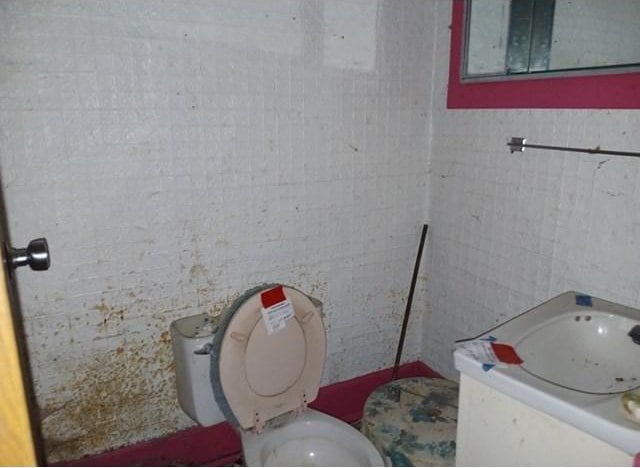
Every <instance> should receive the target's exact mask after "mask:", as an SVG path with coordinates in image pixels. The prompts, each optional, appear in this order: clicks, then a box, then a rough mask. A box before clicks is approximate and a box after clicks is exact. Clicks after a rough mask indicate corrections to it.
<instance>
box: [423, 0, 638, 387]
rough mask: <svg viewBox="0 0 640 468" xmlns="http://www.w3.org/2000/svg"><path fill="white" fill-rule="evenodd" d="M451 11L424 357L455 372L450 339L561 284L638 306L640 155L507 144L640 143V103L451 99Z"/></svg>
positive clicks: (438, 81)
mask: <svg viewBox="0 0 640 468" xmlns="http://www.w3.org/2000/svg"><path fill="white" fill-rule="evenodd" d="M450 18H451V7H450V2H448V1H446V0H443V1H440V2H438V6H437V32H436V35H437V40H436V55H435V62H434V70H435V80H434V96H433V118H432V119H431V122H432V128H431V135H432V137H431V149H430V163H429V164H430V167H429V184H428V193H429V206H430V211H429V218H430V222H431V225H432V230H431V238H430V246H429V250H428V253H427V255H428V258H427V262H428V265H427V271H428V282H427V294H428V300H429V304H430V311H429V312H428V313H427V314H425V316H424V318H423V325H424V334H423V345H422V348H423V354H422V356H423V359H424V360H425V361H426V362H428V363H431V364H433V365H434V367H436V368H437V369H439V370H440V371H442V372H443V373H445V374H446V375H448V376H451V377H454V376H455V372H454V369H453V362H452V356H451V351H452V348H453V341H454V340H456V339H460V338H465V337H470V336H474V335H476V334H479V333H480V332H482V331H485V330H487V329H488V328H490V327H491V326H493V325H495V324H496V323H498V322H501V321H503V320H505V319H508V318H510V317H512V316H514V315H516V314H518V313H520V312H523V311H524V310H527V309H528V308H530V307H532V306H534V305H536V304H537V303H540V302H542V301H544V300H546V299H549V298H551V297H553V296H555V295H557V294H559V293H561V292H564V291H567V290H579V291H583V292H586V293H590V294H593V295H595V296H599V297H602V298H605V299H609V300H613V301H618V302H621V303H623V304H626V305H629V306H632V307H639V306H640V241H639V240H638V239H639V234H640V203H639V202H640V190H639V189H638V187H640V161H638V160H637V159H634V158H623V157H614V156H602V155H585V154H577V153H575V154H574V153H563V152H554V151H542V150H537V151H536V150H527V151H526V152H525V153H517V154H514V155H511V154H510V153H509V151H508V148H507V147H506V146H505V144H506V142H507V140H509V139H510V138H511V137H512V136H521V137H527V138H528V139H529V141H530V142H531V143H540V144H550V145H560V146H563V145H569V146H580V147H596V146H601V147H602V148H606V149H619V150H623V151H625V150H626V151H639V150H640V146H639V145H638V138H637V134H638V129H639V128H640V113H638V111H620V110H612V111H608V110H526V109H525V110H451V111H449V110H446V108H445V107H446V106H445V97H446V85H447V79H448V77H447V74H448V60H449V34H450V30H449V29H448V27H447V26H448V25H449V24H450ZM603 92H606V91H605V90H603Z"/></svg>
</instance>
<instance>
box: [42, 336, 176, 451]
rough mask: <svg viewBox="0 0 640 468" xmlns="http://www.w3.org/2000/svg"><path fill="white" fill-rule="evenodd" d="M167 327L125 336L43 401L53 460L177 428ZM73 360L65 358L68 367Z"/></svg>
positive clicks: (71, 372)
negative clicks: (138, 336)
mask: <svg viewBox="0 0 640 468" xmlns="http://www.w3.org/2000/svg"><path fill="white" fill-rule="evenodd" d="M170 342H171V340H170V337H169V332H168V331H163V332H162V333H159V334H155V335H152V336H148V337H147V339H146V340H137V341H134V340H128V339H123V340H122V342H121V343H120V344H118V346H117V347H115V349H113V350H112V351H110V352H105V353H102V354H96V355H93V356H91V357H90V358H89V359H87V360H86V361H84V362H82V363H79V364H78V365H77V367H73V368H67V369H59V372H65V373H66V374H68V375H70V376H73V377H72V378H71V379H70V382H69V383H68V384H67V385H66V386H65V387H60V388H59V389H58V391H57V392H52V393H51V394H52V395H56V396H54V397H52V398H50V399H48V400H46V401H45V403H44V404H43V405H42V409H41V420H42V428H43V433H44V439H45V448H46V451H47V457H48V459H49V461H50V462H55V461H61V460H72V459H77V458H80V457H82V456H83V455H86V454H91V453H97V452H100V451H104V450H107V449H109V448H113V447H116V446H118V445H120V444H122V443H123V441H133V440H134V439H136V437H138V433H139V432H140V431H141V430H142V429H144V428H149V427H153V428H154V432H155V433H170V432H173V431H175V430H176V427H175V422H174V421H173V420H172V419H171V416H172V412H171V411H170V409H171V408H172V407H175V400H176V394H175V383H174V379H175V377H174V373H173V370H174V364H173V358H172V352H171V345H170ZM71 364H72V363H71V362H67V363H66V366H70V365H71Z"/></svg>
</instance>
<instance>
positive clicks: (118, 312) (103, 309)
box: [92, 301, 125, 328]
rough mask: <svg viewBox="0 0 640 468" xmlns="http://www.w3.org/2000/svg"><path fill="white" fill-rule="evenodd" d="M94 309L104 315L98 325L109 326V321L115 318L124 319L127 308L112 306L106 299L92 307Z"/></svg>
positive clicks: (101, 326)
mask: <svg viewBox="0 0 640 468" xmlns="http://www.w3.org/2000/svg"><path fill="white" fill-rule="evenodd" d="M92 309H93V310H97V311H99V312H100V314H101V316H102V317H101V320H100V322H98V327H100V328H107V327H108V326H109V323H111V322H113V321H115V320H118V321H123V320H124V313H125V310H124V309H123V308H114V307H111V306H109V305H107V304H106V303H105V302H104V301H102V302H101V303H100V304H96V305H95V306H93V307H92Z"/></svg>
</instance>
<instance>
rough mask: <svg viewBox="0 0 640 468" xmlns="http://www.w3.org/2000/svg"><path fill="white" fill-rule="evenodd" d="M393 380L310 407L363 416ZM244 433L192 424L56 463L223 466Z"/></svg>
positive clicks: (415, 367)
mask: <svg viewBox="0 0 640 468" xmlns="http://www.w3.org/2000/svg"><path fill="white" fill-rule="evenodd" d="M398 375H399V377H400V378H404V377H418V376H424V377H440V375H438V374H437V373H436V372H435V371H433V370H432V369H430V368H429V367H428V366H426V365H425V364H424V363H422V362H420V361H416V362H412V363H409V364H405V365H403V366H401V367H400V370H399V373H398ZM390 380H391V369H385V370H381V371H377V372H372V373H370V374H366V375H362V376H360V377H356V378H354V379H351V380H347V381H344V382H338V383H335V384H331V385H327V386H326V387H322V388H321V389H320V392H319V393H318V398H317V399H316V400H315V401H314V402H313V403H311V404H310V405H309V406H310V407H312V408H315V409H317V410H319V411H322V412H324V413H327V414H330V415H332V416H335V417H337V418H340V419H342V420H343V421H346V422H349V423H354V422H357V421H359V420H360V419H361V418H362V408H363V407H364V403H365V401H366V399H367V397H368V396H369V394H370V393H371V392H372V391H373V390H375V389H376V388H378V387H379V386H380V385H382V384H383V383H386V382H389V381H390ZM240 456H241V453H240V438H239V436H238V434H237V433H236V432H235V431H234V430H233V429H232V428H231V426H229V424H227V423H220V424H217V425H215V426H211V427H200V426H196V427H192V428H189V429H186V430H184V431H180V432H176V433H175V434H172V435H169V436H166V437H162V438H159V439H154V440H149V441H146V442H141V443H137V444H133V445H128V446H125V447H122V448H119V449H115V450H111V451H109V452H105V453H102V454H99V455H90V456H87V457H84V458H81V459H78V460H72V461H67V462H61V463H56V464H55V465H56V466H220V465H230V464H234V463H237V462H239V461H240Z"/></svg>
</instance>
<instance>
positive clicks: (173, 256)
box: [0, 0, 628, 462]
mask: <svg viewBox="0 0 640 468" xmlns="http://www.w3.org/2000/svg"><path fill="white" fill-rule="evenodd" d="M434 7H435V3H433V2H429V1H403V2H391V1H375V0H367V1H364V2H363V1H362V0H347V1H332V0H326V1H301V0H300V1H284V0H269V1H267V0H260V1H258V0H253V1H249V0H243V1H242V2H238V1H235V0H215V1H198V0H188V1H183V0H181V1H173V2H172V1H162V2H161V1H152V0H126V1H125V0H111V1H109V2H100V1H91V0H68V1H45V0H41V1H31V0H29V1H27V0H13V1H3V2H1V3H0V167H1V168H2V189H3V192H4V196H5V202H6V205H7V209H8V218H9V219H8V225H9V228H10V232H11V237H12V239H13V243H14V244H16V245H22V244H26V242H27V241H28V240H29V239H31V238H34V237H38V236H46V237H47V238H48V240H49V244H50V248H51V251H52V267H51V269H50V271H49V272H46V273H38V274H37V275H36V274H34V273H32V272H30V271H20V272H19V274H18V276H19V278H18V280H19V289H20V298H21V300H22V304H23V313H24V320H25V326H26V330H27V333H28V344H29V348H30V357H31V364H32V367H33V373H34V376H35V381H36V391H37V397H38V401H39V404H40V406H41V412H42V414H41V417H42V423H43V427H44V432H45V436H46V439H47V449H48V452H49V461H51V462H54V461H58V460H62V459H71V458H75V457H78V456H81V455H83V454H87V453H95V452H98V451H102V450H106V449H108V448H111V447H115V446H118V445H121V444H127V443H132V442H135V441H137V440H141V439H147V438H151V437H155V436H160V435H163V434H167V433H170V432H174V431H176V430H178V429H181V428H184V427H186V426H187V425H189V424H191V423H190V421H189V420H188V419H187V418H186V416H184V415H183V414H182V412H181V411H180V409H179V408H178V406H177V403H176V401H175V390H174V381H173V367H172V357H171V351H170V345H169V337H168V327H169V323H170V322H171V320H173V319H175V318H177V317H181V316H186V315H190V314H195V313H199V312H203V311H210V312H214V311H219V310H221V309H222V308H223V307H224V306H225V304H227V303H228V301H230V300H231V299H233V298H234V297H235V296H236V295H237V294H239V293H241V292H242V291H243V290H245V289H246V288H248V287H250V286H253V285H256V284H259V283H262V282H267V281H276V282H283V283H287V284H292V285H295V286H297V287H299V288H301V289H303V290H305V291H307V292H308V293H310V294H312V295H314V296H316V297H317V298H319V299H320V300H322V301H323V302H324V304H325V313H326V326H327V328H328V338H329V354H328V359H327V365H326V370H325V376H324V382H325V383H329V382H334V381H339V380H344V379H347V378H350V377H354V376H356V375H359V374H363V373H366V372H369V371H373V370H376V369H380V368H384V367H388V366H390V365H391V364H392V363H393V358H394V353H395V346H396V343H397V337H398V330H399V325H400V321H401V316H402V312H403V305H404V300H405V297H406V293H407V290H408V285H409V279H410V274H411V268H412V265H413V258H414V255H415V251H416V248H417V241H418V237H419V231H420V226H421V224H422V223H423V222H424V221H425V219H424V216H425V213H426V204H427V200H426V197H425V193H426V191H427V170H428V168H427V164H426V161H427V146H428V145H427V143H428V132H427V131H426V130H425V129H427V128H429V122H428V119H429V117H430V109H431V105H430V102H429V89H430V88H431V69H432V63H431V60H432V57H431V54H432V49H433V41H432V37H433V15H432V11H433V10H434ZM442 9H443V8H442ZM440 21H441V22H442V18H440ZM442 47H446V45H444V44H443V45H442ZM442 47H441V48H440V49H439V54H440V55H441V56H443V55H445V52H444V49H443V48H442ZM439 79H441V77H439ZM440 88H441V86H440ZM440 114H444V113H442V112H439V116H440ZM444 115H446V114H444ZM440 117H442V116H440ZM440 125H441V124H440V123H439V124H438V128H440ZM448 131H450V132H453V131H454V129H448ZM454 133H455V132H454ZM444 141H447V142H448V141H450V138H445V139H444V140H440V139H439V137H438V139H437V140H436V147H437V148H441V147H442V146H441V145H442V143H440V142H444ZM439 145H440V146H439ZM452 157H455V152H453V153H452ZM438 164H439V163H438V161H436V162H435V163H434V167H435V168H438ZM443 164H444V165H445V167H449V166H448V163H447V162H443ZM513 164H515V163H513ZM521 164H522V163H521ZM619 164H621V163H618V162H613V161H612V162H610V163H608V164H607V165H605V166H604V168H603V170H604V171H607V170H609V169H613V168H614V167H618V165H619ZM587 172H588V171H587ZM568 176H569V174H568V173H567V177H568ZM583 177H584V178H586V179H588V177H589V174H587V173H586V172H585V174H584V175H583ZM585 184H586V182H585ZM587 185H588V184H587ZM439 188H442V187H440V186H439ZM607 188H608V186H607ZM627 188H628V187H627ZM616 190H622V188H621V187H620V186H618V185H616ZM438 193H440V192H438V191H436V192H435V195H436V203H437V204H441V205H440V207H439V210H438V211H437V212H436V214H437V215H436V219H437V220H438V221H440V222H441V226H440V227H437V228H436V231H435V232H436V235H437V237H436V241H437V242H438V243H439V245H442V244H444V246H445V247H446V248H445V250H443V251H442V252H441V253H440V254H439V256H438V257H437V259H438V261H437V262H435V264H438V263H443V260H442V258H443V257H442V255H443V254H445V253H446V252H447V250H448V249H450V248H451V247H452V245H457V244H455V243H454V244H450V242H449V241H448V237H447V236H448V234H447V233H449V232H450V231H449V229H450V228H452V227H453V224H452V223H451V222H448V221H446V220H442V219H441V218H442V213H444V211H443V210H445V211H446V210H449V203H450V202H449V201H446V202H443V201H442V198H443V196H444V195H445V194H444V193H443V194H442V195H438ZM461 195H462V193H460V196H461ZM572 195H573V196H576V195H577V193H573V192H567V193H566V194H565V198H566V203H570V202H571V196H572ZM460 196H457V195H456V196H454V198H453V199H454V200H460ZM606 199H607V200H609V198H606ZM616 200H618V201H617V203H620V202H623V203H624V201H623V200H626V198H624V197H619V198H616ZM615 202H616V201H615V200H613V199H611V201H610V203H615ZM563 227H564V228H565V229H567V230H571V229H573V227H572V226H571V225H568V224H566V225H564V226H563ZM487 234H489V233H488V232H487ZM603 234H604V233H603ZM608 239H609V240H610V241H611V242H614V241H615V239H614V238H608ZM505 254H506V253H505ZM452 261H453V260H447V261H446V262H444V263H445V264H446V265H449V264H450V262H452ZM567 268H568V266H567ZM442 273H443V276H442V278H443V280H444V279H448V278H449V277H451V275H452V274H454V270H452V269H451V267H449V269H445V270H444V271H443V272H442ZM620 274H622V272H620ZM440 281H442V280H440ZM435 284H436V283H434V286H435ZM419 293H421V294H423V293H424V288H422V289H421V291H419ZM421 303H422V304H424V301H422V302H421V301H420V299H419V298H418V299H416V303H415V306H414V320H413V326H412V327H411V328H410V336H409V338H408V341H407V344H406V349H405V355H404V356H405V360H412V359H415V358H416V357H417V356H418V355H419V353H420V344H419V343H420V330H421V326H420V319H421V314H420V312H421V307H420V305H421ZM434 304H435V309H436V311H440V310H442V308H443V307H444V306H445V305H446V304H445V303H444V302H443V301H442V300H440V301H435V302H434ZM434 317H436V318H434V320H435V321H436V322H438V319H437V316H434ZM445 330H449V328H446V329H445ZM204 384H205V385H206V383H204Z"/></svg>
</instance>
